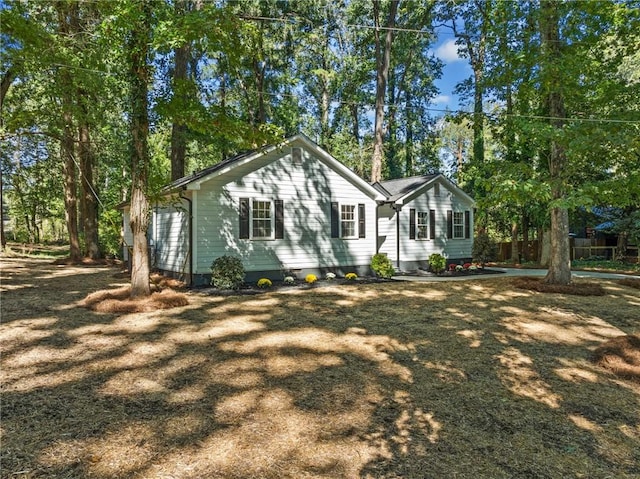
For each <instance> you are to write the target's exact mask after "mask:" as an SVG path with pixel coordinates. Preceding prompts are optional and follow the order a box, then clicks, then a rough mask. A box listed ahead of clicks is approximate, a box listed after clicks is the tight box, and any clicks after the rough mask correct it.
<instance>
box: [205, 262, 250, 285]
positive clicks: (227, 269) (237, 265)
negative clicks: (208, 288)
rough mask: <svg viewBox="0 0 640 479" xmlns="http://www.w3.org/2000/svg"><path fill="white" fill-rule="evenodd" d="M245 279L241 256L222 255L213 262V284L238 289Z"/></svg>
mask: <svg viewBox="0 0 640 479" xmlns="http://www.w3.org/2000/svg"><path fill="white" fill-rule="evenodd" d="M243 281H244V266H242V261H240V258H236V257H235V256H226V255H225V256H220V257H219V258H216V259H215V260H214V261H213V263H212V264H211V284H212V285H213V286H215V287H216V288H219V289H238V288H239V287H240V285H241V284H242V282H243Z"/></svg>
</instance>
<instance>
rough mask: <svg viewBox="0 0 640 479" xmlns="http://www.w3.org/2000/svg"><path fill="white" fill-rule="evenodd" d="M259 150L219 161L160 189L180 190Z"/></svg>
mask: <svg viewBox="0 0 640 479" xmlns="http://www.w3.org/2000/svg"><path fill="white" fill-rule="evenodd" d="M257 151H259V150H251V151H246V152H244V153H240V154H238V155H236V156H234V157H232V158H227V159H226V160H223V161H221V162H220V163H216V164H215V165H213V166H209V167H207V168H205V169H204V170H200V171H195V172H193V174H191V175H187V176H183V177H182V178H179V179H177V180H175V181H173V182H172V183H169V184H168V185H166V186H165V187H164V188H162V189H163V190H165V191H173V190H177V189H180V188H182V187H184V186H186V185H188V184H189V183H193V182H194V181H198V180H199V179H201V178H204V177H205V176H208V175H210V174H211V173H214V172H216V171H218V170H222V169H223V168H226V167H227V166H229V165H232V164H234V163H236V162H238V161H240V160H242V159H243V158H246V157H249V156H251V155H253V154H254V153H256V152H257Z"/></svg>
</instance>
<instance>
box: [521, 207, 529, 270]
mask: <svg viewBox="0 0 640 479" xmlns="http://www.w3.org/2000/svg"><path fill="white" fill-rule="evenodd" d="M522 259H523V261H529V215H528V214H527V213H523V214H522Z"/></svg>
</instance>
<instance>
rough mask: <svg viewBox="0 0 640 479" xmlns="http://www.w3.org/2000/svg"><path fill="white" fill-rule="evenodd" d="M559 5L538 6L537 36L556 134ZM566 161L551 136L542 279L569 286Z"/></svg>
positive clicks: (560, 106)
mask: <svg viewBox="0 0 640 479" xmlns="http://www.w3.org/2000/svg"><path fill="white" fill-rule="evenodd" d="M559 6H560V4H559V3H557V2H555V0H542V1H541V3H540V10H541V11H540V13H541V15H540V37H541V40H542V44H541V47H542V55H541V61H542V65H541V66H542V69H543V74H544V75H546V79H545V80H546V81H545V82H544V84H546V85H547V91H546V92H545V93H546V102H547V105H548V111H549V116H550V117H551V120H550V122H551V125H552V126H553V128H554V129H555V130H556V131H559V130H560V129H561V128H562V125H563V123H564V121H563V119H564V118H565V110H564V99H563V97H562V78H561V73H560V69H561V65H562V53H561V49H560V47H561V45H560V31H559V23H560V13H559V11H558V8H559ZM566 163H567V158H566V155H565V151H564V148H563V146H562V145H561V144H560V142H559V141H558V140H557V139H556V138H555V137H554V138H553V139H552V140H551V148H550V151H549V173H550V181H551V201H552V207H551V255H550V258H549V271H548V272H547V275H546V276H545V278H544V281H545V283H548V284H569V283H571V251H570V246H569V211H568V210H567V208H566V207H564V206H561V205H560V203H561V202H562V200H564V199H565V197H566V186H565V179H564V173H563V172H564V171H565V169H566Z"/></svg>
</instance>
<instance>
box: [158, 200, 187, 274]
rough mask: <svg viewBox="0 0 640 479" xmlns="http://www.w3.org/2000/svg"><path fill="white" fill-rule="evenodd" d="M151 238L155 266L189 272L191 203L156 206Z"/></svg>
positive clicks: (180, 201)
mask: <svg viewBox="0 0 640 479" xmlns="http://www.w3.org/2000/svg"><path fill="white" fill-rule="evenodd" d="M149 238H150V239H151V240H152V249H151V251H150V254H151V255H152V256H151V264H152V265H153V266H154V267H156V268H158V269H162V270H165V271H174V272H178V273H188V272H189V264H188V259H189V255H188V251H189V204H188V203H187V202H186V201H184V200H179V201H176V204H174V205H168V206H155V207H154V209H153V223H152V227H151V229H150V230H149Z"/></svg>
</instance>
